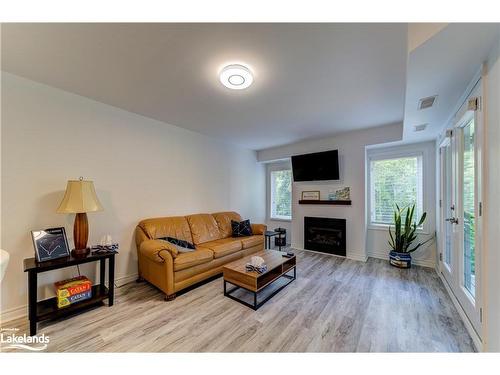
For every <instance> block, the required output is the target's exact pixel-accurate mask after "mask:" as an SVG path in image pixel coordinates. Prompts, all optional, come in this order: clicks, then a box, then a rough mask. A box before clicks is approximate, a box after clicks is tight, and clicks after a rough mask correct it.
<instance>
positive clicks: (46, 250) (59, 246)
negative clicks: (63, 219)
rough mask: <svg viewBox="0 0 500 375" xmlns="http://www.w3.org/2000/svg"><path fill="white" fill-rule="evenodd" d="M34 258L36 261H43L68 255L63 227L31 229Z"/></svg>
mask: <svg viewBox="0 0 500 375" xmlns="http://www.w3.org/2000/svg"><path fill="white" fill-rule="evenodd" d="M31 238H32V239H33V246H34V247H35V258H36V261H37V262H45V261H47V260H53V259H57V258H62V257H68V256H69V246H68V239H67V238H66V231H65V230H64V228H63V227H60V228H49V229H44V230H33V231H31Z"/></svg>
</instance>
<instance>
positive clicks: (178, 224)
mask: <svg viewBox="0 0 500 375" xmlns="http://www.w3.org/2000/svg"><path fill="white" fill-rule="evenodd" d="M139 227H141V229H142V230H143V231H144V232H145V233H146V235H147V236H148V237H149V238H150V239H152V240H156V239H158V238H164V237H173V238H177V239H178V240H182V241H187V242H190V243H193V237H192V236H191V230H190V228H189V224H188V221H187V220H186V218H185V217H184V216H171V217H156V218H152V219H146V220H142V221H141V222H140V223H139Z"/></svg>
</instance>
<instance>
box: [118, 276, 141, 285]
mask: <svg viewBox="0 0 500 375" xmlns="http://www.w3.org/2000/svg"><path fill="white" fill-rule="evenodd" d="M138 277H139V274H138V273H133V274H131V275H126V276H122V277H118V278H117V279H115V284H116V286H117V287H118V288H119V287H121V286H123V285H125V284H128V283H131V282H132V281H136V280H137V278H138Z"/></svg>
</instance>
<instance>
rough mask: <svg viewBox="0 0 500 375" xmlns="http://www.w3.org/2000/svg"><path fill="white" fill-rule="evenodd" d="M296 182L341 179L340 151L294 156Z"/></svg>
mask: <svg viewBox="0 0 500 375" xmlns="http://www.w3.org/2000/svg"><path fill="white" fill-rule="evenodd" d="M292 171H293V180H294V181H322V180H338V179H339V152H338V150H332V151H324V152H315V153H314V154H304V155H295V156H292Z"/></svg>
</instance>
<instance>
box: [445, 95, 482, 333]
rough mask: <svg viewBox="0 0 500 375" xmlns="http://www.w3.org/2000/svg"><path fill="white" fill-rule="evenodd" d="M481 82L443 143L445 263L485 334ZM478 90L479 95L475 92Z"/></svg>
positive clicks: (462, 302)
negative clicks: (482, 302)
mask: <svg viewBox="0 0 500 375" xmlns="http://www.w3.org/2000/svg"><path fill="white" fill-rule="evenodd" d="M478 93H479V88H477V89H476V90H475V91H474V93H473V95H472V97H471V99H470V100H467V101H466V103H465V104H464V107H463V108H462V109H461V110H460V111H459V112H458V115H457V118H458V121H457V122H456V123H455V125H454V127H453V129H451V130H450V131H449V132H448V137H447V139H446V140H445V141H444V142H443V143H442V144H441V148H440V159H441V228H442V241H441V251H440V269H441V272H442V274H443V276H444V278H445V279H446V282H447V283H448V285H449V286H450V289H451V290H452V292H453V293H454V295H455V296H456V297H457V299H458V301H459V303H460V305H461V306H462V308H463V310H464V311H465V313H466V315H467V317H468V319H469V321H470V322H471V324H472V326H473V327H474V330H475V331H476V333H477V334H478V336H481V335H480V333H481V320H482V317H481V314H482V310H481V288H480V286H481V283H480V278H481V242H480V241H481V236H480V233H481V220H482V212H481V210H482V207H481V204H482V203H481V173H480V171H481V130H482V126H481V122H482V118H481V113H480V106H479V104H480V98H479V95H478ZM474 94H475V95H474Z"/></svg>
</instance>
